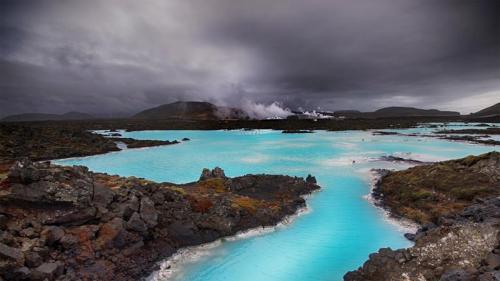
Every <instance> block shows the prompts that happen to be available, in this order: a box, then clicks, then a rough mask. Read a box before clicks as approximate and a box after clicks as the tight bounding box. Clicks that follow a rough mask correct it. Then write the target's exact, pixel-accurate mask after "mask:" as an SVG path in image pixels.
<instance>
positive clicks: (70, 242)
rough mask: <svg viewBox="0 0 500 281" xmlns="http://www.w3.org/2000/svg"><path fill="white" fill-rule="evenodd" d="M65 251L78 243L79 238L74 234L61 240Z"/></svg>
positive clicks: (67, 235)
mask: <svg viewBox="0 0 500 281" xmlns="http://www.w3.org/2000/svg"><path fill="white" fill-rule="evenodd" d="M59 242H60V243H61V245H62V246H63V248H64V249H66V250H67V249H71V248H73V247H74V246H75V245H76V244H77V243H78V238H76V236H74V235H72V234H66V235H64V236H63V237H62V238H61V240H59Z"/></svg>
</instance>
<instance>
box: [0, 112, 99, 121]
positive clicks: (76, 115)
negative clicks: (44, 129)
mask: <svg viewBox="0 0 500 281" xmlns="http://www.w3.org/2000/svg"><path fill="white" fill-rule="evenodd" d="M94 118H95V117H94V116H92V115H90V114H88V113H84V112H78V111H69V112H66V113H63V114H53V113H21V114H14V115H8V116H6V117H4V118H2V119H1V121H5V122H24V121H57V120H86V119H94Z"/></svg>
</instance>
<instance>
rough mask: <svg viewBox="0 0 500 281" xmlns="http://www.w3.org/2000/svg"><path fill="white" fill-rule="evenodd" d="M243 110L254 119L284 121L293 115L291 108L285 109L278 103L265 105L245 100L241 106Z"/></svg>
mask: <svg viewBox="0 0 500 281" xmlns="http://www.w3.org/2000/svg"><path fill="white" fill-rule="evenodd" d="M241 109H243V111H245V112H246V113H247V114H248V116H249V117H250V118H253V119H282V118H286V117H287V116H290V115H293V113H292V111H291V110H290V109H289V108H286V107H284V106H283V104H281V103H279V102H277V101H275V102H273V103H271V104H269V105H265V104H263V103H256V102H253V101H250V100H245V101H243V103H242V105H241Z"/></svg>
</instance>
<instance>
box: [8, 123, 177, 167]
mask: <svg viewBox="0 0 500 281" xmlns="http://www.w3.org/2000/svg"><path fill="white" fill-rule="evenodd" d="M116 142H123V143H125V144H126V145H127V147H128V148H140V147H151V146H159V145H172V144H178V143H179V141H176V140H174V141H162V140H136V139H131V138H120V137H113V138H109V137H105V136H103V135H99V134H95V133H92V132H89V131H87V130H85V129H83V128H81V127H78V126H60V125H58V124H52V125H40V124H36V123H34V124H31V123H28V124H25V123H19V124H18V123H4V124H2V123H0V166H2V165H7V166H10V165H12V163H13V162H14V161H15V160H21V159H23V158H29V159H32V160H33V161H40V160H50V159H60V158H70V157H81V156H90V155H96V154H104V153H107V152H111V151H119V150H120V149H119V148H118V147H117V144H116ZM1 170H2V167H0V172H1Z"/></svg>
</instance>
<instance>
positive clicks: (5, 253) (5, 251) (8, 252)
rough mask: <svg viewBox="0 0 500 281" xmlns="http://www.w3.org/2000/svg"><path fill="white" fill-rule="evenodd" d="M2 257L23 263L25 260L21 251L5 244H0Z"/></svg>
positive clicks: (0, 255)
mask: <svg viewBox="0 0 500 281" xmlns="http://www.w3.org/2000/svg"><path fill="white" fill-rule="evenodd" d="M0 257H4V258H7V259H11V260H15V261H22V260H23V258H24V256H23V253H22V252H21V250H20V249H17V248H13V247H9V246H7V245H5V244H3V243H0Z"/></svg>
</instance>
